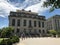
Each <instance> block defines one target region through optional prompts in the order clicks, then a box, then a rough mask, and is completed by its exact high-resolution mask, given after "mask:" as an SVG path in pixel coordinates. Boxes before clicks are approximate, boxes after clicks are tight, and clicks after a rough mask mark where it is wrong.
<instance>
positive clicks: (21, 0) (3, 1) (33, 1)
mask: <svg viewBox="0 0 60 45" xmlns="http://www.w3.org/2000/svg"><path fill="white" fill-rule="evenodd" d="M44 1H46V0H0V28H3V27H7V26H9V20H8V15H9V13H10V11H16V10H17V9H19V10H22V9H25V10H26V11H28V10H31V11H32V12H36V13H38V14H39V15H42V16H45V17H46V19H48V18H50V17H51V16H54V15H56V14H57V15H60V9H55V10H54V11H53V12H49V9H50V7H48V8H45V7H42V5H43V2H44Z"/></svg>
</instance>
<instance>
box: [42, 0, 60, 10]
mask: <svg viewBox="0 0 60 45" xmlns="http://www.w3.org/2000/svg"><path fill="white" fill-rule="evenodd" d="M43 6H44V7H49V6H51V8H50V11H53V10H54V9H59V8H60V0H46V1H45V2H44V4H43Z"/></svg>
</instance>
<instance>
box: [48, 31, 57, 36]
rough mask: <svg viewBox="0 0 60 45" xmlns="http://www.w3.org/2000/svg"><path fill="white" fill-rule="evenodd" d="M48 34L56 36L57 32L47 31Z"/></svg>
mask: <svg viewBox="0 0 60 45" xmlns="http://www.w3.org/2000/svg"><path fill="white" fill-rule="evenodd" d="M49 33H50V34H51V35H56V34H57V31H55V30H49Z"/></svg>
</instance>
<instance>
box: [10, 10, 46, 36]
mask: <svg viewBox="0 0 60 45" xmlns="http://www.w3.org/2000/svg"><path fill="white" fill-rule="evenodd" d="M45 21H46V19H45V16H41V15H38V13H35V12H31V11H30V10H29V11H25V10H24V9H22V10H17V11H15V12H14V11H11V12H10V15H9V26H13V27H14V29H15V30H14V34H17V35H18V36H20V35H21V34H41V35H43V34H46V29H45Z"/></svg>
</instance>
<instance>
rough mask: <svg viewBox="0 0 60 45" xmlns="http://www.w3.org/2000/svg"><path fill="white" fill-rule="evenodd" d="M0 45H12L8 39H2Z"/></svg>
mask: <svg viewBox="0 0 60 45" xmlns="http://www.w3.org/2000/svg"><path fill="white" fill-rule="evenodd" d="M0 45H12V41H11V40H10V39H3V40H2V41H1V42H0Z"/></svg>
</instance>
